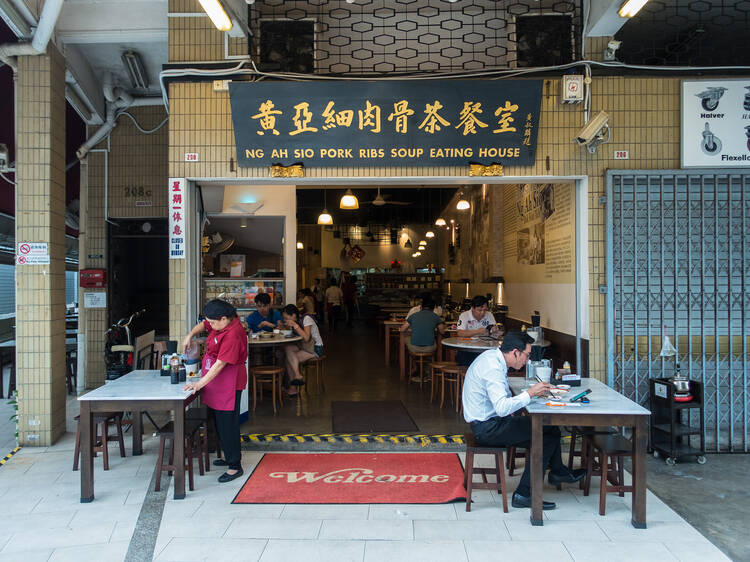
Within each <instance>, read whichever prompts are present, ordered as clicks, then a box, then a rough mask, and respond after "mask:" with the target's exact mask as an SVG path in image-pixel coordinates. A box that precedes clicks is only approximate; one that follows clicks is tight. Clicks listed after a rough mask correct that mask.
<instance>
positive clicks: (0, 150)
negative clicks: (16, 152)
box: [0, 144, 9, 172]
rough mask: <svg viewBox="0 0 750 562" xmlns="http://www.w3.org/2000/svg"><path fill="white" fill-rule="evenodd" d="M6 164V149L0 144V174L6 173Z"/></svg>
mask: <svg viewBox="0 0 750 562" xmlns="http://www.w3.org/2000/svg"><path fill="white" fill-rule="evenodd" d="M8 164H9V162H8V147H7V146H6V145H4V144H0V172H7V171H8Z"/></svg>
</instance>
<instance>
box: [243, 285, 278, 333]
mask: <svg viewBox="0 0 750 562" xmlns="http://www.w3.org/2000/svg"><path fill="white" fill-rule="evenodd" d="M255 306H256V308H257V310H256V311H255V312H253V313H251V314H249V315H248V317H247V318H246V319H245V321H246V322H247V327H248V328H250V331H251V332H273V331H274V329H275V328H278V327H279V326H280V324H281V312H279V311H278V310H276V309H275V308H271V297H270V296H268V294H267V293H258V294H257V295H255Z"/></svg>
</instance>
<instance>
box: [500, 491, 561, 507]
mask: <svg viewBox="0 0 750 562" xmlns="http://www.w3.org/2000/svg"><path fill="white" fill-rule="evenodd" d="M510 505H512V506H513V507H531V498H530V497H529V496H522V495H521V494H519V493H518V492H513V498H512V499H511V500H510ZM542 509H544V510H549V509H555V502H546V501H542Z"/></svg>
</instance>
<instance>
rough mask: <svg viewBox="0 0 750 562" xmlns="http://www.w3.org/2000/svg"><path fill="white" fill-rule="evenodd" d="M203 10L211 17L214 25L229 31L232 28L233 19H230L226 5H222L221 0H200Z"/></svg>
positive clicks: (220, 29)
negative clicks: (225, 8)
mask: <svg viewBox="0 0 750 562" xmlns="http://www.w3.org/2000/svg"><path fill="white" fill-rule="evenodd" d="M198 2H200V5H201V6H202V7H203V10H204V11H205V12H206V14H208V17H209V18H211V21H212V22H213V24H214V26H216V29H218V30H219V31H229V30H230V29H232V20H230V19H229V16H228V15H227V13H226V11H225V10H224V6H222V5H221V2H219V0H198Z"/></svg>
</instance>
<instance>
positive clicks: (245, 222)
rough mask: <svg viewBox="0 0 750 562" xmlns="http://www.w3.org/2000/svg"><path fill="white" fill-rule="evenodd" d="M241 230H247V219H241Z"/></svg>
mask: <svg viewBox="0 0 750 562" xmlns="http://www.w3.org/2000/svg"><path fill="white" fill-rule="evenodd" d="M240 228H247V219H246V218H245V217H242V218H241V219H240Z"/></svg>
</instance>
